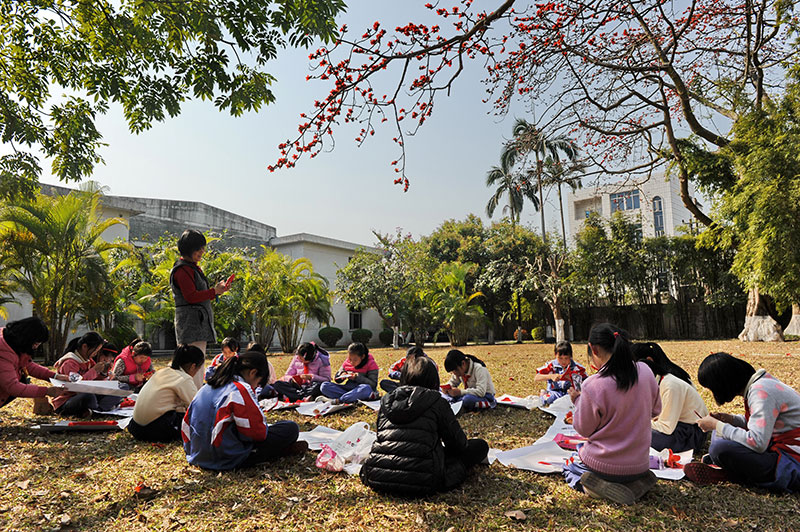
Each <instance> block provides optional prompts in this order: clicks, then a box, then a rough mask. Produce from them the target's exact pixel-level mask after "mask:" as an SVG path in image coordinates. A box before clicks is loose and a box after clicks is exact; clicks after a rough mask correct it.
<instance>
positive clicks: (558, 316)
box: [550, 302, 567, 342]
mask: <svg viewBox="0 0 800 532" xmlns="http://www.w3.org/2000/svg"><path fill="white" fill-rule="evenodd" d="M550 309H551V310H552V311H553V322H554V323H555V325H556V342H563V341H564V340H566V339H567V334H566V330H565V328H564V316H563V313H562V312H561V305H560V304H559V303H558V302H555V303H553V304H552V305H550Z"/></svg>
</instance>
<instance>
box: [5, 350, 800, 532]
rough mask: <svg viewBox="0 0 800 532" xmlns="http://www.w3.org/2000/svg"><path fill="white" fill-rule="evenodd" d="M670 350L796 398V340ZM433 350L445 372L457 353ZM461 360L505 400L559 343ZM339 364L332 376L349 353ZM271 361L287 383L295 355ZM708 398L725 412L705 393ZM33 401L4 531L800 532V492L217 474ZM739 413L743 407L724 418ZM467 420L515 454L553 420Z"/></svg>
mask: <svg viewBox="0 0 800 532" xmlns="http://www.w3.org/2000/svg"><path fill="white" fill-rule="evenodd" d="M661 345H662V347H663V348H664V350H665V351H666V353H667V354H668V355H669V356H670V357H671V358H672V359H673V360H674V361H675V362H677V363H678V364H680V365H681V366H682V367H684V368H685V369H686V370H687V371H688V372H689V373H690V374H692V375H696V372H697V367H698V365H699V363H700V361H701V360H702V359H703V358H704V357H705V356H706V355H707V354H708V353H709V352H712V351H728V352H731V353H734V354H736V355H744V357H745V359H746V360H748V361H749V362H750V363H751V364H752V365H753V366H755V367H757V368H758V367H764V368H767V369H768V370H769V371H770V372H771V373H772V374H773V375H775V376H776V377H778V378H779V379H781V380H783V381H784V382H786V383H787V384H789V385H791V386H793V387H794V388H795V389H800V375H798V369H800V366H799V365H798V360H799V359H800V344H798V343H797V342H793V343H786V344H746V343H741V342H738V341H702V342H662V344H661ZM427 351H428V353H429V354H430V355H431V356H432V357H433V358H434V359H435V360H436V361H437V363H439V366H440V368H441V367H442V364H441V362H442V360H443V359H444V355H445V353H446V352H447V348H444V347H442V348H431V349H427ZM465 351H466V352H469V353H472V354H474V355H476V356H478V357H480V358H482V359H483V360H484V361H486V363H487V366H488V367H489V370H490V371H491V373H492V375H493V378H494V384H495V387H496V389H497V392H498V394H502V393H510V394H513V395H521V396H525V395H529V394H531V393H536V392H537V391H538V389H539V386H538V384H536V383H534V382H533V373H534V371H535V368H537V367H538V366H540V365H542V364H544V363H545V362H546V361H547V360H549V359H551V358H552V345H542V344H524V345H521V346H518V345H492V346H489V345H481V346H470V347H469V348H467V349H465ZM585 351H586V348H585V345H576V346H575V353H576V360H577V361H578V362H581V363H584V362H585V359H586V357H585ZM786 353H792V356H786ZM373 354H374V355H375V358H376V360H377V361H378V364H379V365H380V366H381V378H383V377H385V375H386V368H387V367H388V366H389V365H390V364H391V363H392V362H394V361H395V360H396V359H397V358H399V357H400V356H402V352H401V351H394V350H392V349H375V350H373ZM332 359H333V364H334V370H335V369H336V368H337V367H338V366H339V365H340V364H341V362H342V360H343V359H344V354H343V353H336V354H334V355H333V356H332ZM270 360H271V362H272V364H273V365H274V366H275V368H276V370H277V371H278V372H279V373H281V374H282V373H283V371H284V370H285V369H286V367H287V366H288V364H289V361H290V356H289V355H276V356H271V357H270ZM165 363H166V361H165V360H160V361H159V365H164V364H165ZM444 376H445V375H444V370H443V368H442V378H444ZM701 394H702V395H703V398H704V399H705V400H706V403H707V404H708V405H709V407H710V408H711V409H712V410H717V407H715V406H713V400H712V398H711V396H710V394H709V393H708V392H707V390H704V389H703V390H701ZM31 405H32V403H31V401H30V400H26V399H22V400H19V399H18V400H16V401H14V402H13V403H11V404H10V405H8V406H6V407H5V408H3V409H2V410H0V470H1V471H2V479H3V481H2V483H0V530H15V531H16V530H20V531H31V530H92V531H94V530H98V531H100V530H118V531H128V530H131V531H133V530H209V531H238V530H243V531H244V530H374V531H379V532H388V531H391V530H393V529H394V528H395V527H397V528H398V529H400V530H404V531H405V530H420V531H422V530H442V531H445V530H448V529H452V530H453V531H466V530H476V531H477V530H481V531H482V530H559V531H568V530H622V531H633V530H674V531H678V530H731V531H735V530H743V531H753V530H800V513H798V511H797V509H798V497H797V496H796V495H774V494H770V493H768V492H765V491H763V490H758V489H747V488H743V487H740V486H737V485H731V484H722V485H717V486H712V487H705V488H698V487H695V486H694V485H692V484H691V483H689V482H687V481H678V482H667V481H660V482H659V483H658V484H657V486H656V487H655V488H654V489H653V490H652V492H650V493H649V494H648V495H646V496H645V497H644V499H643V500H642V501H641V502H640V503H638V504H636V505H635V506H633V507H622V506H617V505H614V504H611V503H606V502H601V501H596V500H592V499H589V498H587V497H586V496H584V495H581V494H578V493H576V492H574V491H572V490H570V489H569V488H568V487H567V486H566V484H565V483H564V482H563V480H562V478H561V477H560V476H558V475H547V476H546V475H537V474H535V473H532V472H529V471H521V470H514V469H509V468H505V467H503V466H501V465H500V464H498V463H495V464H494V465H492V466H489V467H486V466H480V467H478V468H477V469H476V470H474V471H473V472H472V473H471V474H470V476H469V477H468V478H467V481H466V482H465V484H464V485H463V486H462V487H461V488H459V489H457V490H455V491H453V492H450V493H446V494H441V495H436V496H433V497H428V498H426V499H423V500H408V499H399V498H393V497H386V496H382V495H378V494H376V493H374V492H372V491H371V490H369V489H367V488H365V487H364V486H363V485H362V484H361V482H360V481H359V480H358V478H357V477H350V476H347V475H346V474H344V473H339V474H331V473H327V472H324V471H321V470H319V469H317V468H316V467H315V466H314V459H315V457H316V454H314V453H308V454H307V455H305V456H304V457H303V458H302V459H300V460H298V459H296V458H293V459H282V460H280V461H278V462H275V463H272V464H268V465H264V466H261V467H258V468H255V469H252V470H247V471H240V472H230V473H220V474H218V473H213V472H207V471H203V470H200V469H198V468H196V467H193V466H190V465H189V464H188V463H187V462H186V458H185V456H184V454H183V450H182V448H181V447H180V446H179V445H177V444H176V445H169V446H166V447H159V446H154V445H151V444H145V443H138V442H135V441H134V440H133V439H132V438H131V437H130V436H129V435H128V434H127V433H95V434H75V433H72V434H39V433H37V432H35V431H33V430H31V429H30V428H29V427H30V426H31V425H33V424H34V423H37V422H41V421H45V422H46V421H48V418H39V417H36V416H34V415H33V414H32V413H31ZM742 409H743V406H742V403H741V400H739V401H737V402H735V403H733V404H730V405H725V407H724V408H722V409H719V410H724V411H728V412H735V413H739V412H742ZM375 417H376V414H375V413H374V412H373V411H372V410H369V409H368V408H366V407H363V406H361V407H358V408H355V409H352V410H348V411H345V412H343V413H342V415H336V414H334V415H332V416H329V417H325V418H320V419H319V420H313V419H311V418H307V417H302V416H299V415H298V414H296V413H294V412H291V411H290V412H278V413H270V414H269V415H268V420H269V421H276V420H278V419H291V420H294V421H296V422H298V423H299V424H300V426H301V430H311V429H312V428H313V427H314V426H315V425H316V424H317V423H321V424H325V425H328V426H330V427H333V428H336V429H340V430H342V429H345V428H346V427H348V426H349V425H350V424H352V423H354V422H356V421H366V422H368V423H370V424H371V425H372V426H373V428H374V423H375ZM460 422H461V426H462V427H463V428H464V431H465V432H466V433H467V436H468V437H478V436H479V437H482V438H484V439H486V440H487V441H488V442H489V444H490V446H492V447H495V448H498V449H504V450H505V449H512V448H516V447H520V446H524V445H529V444H531V443H532V442H533V441H535V440H536V439H537V438H538V437H539V436H541V435H542V434H543V433H544V432H545V430H547V427H548V426H549V425H550V424H551V422H552V417H551V416H548V415H547V414H545V413H543V412H541V411H538V410H537V411H533V412H528V411H525V410H518V409H509V408H503V407H498V408H496V409H495V410H493V411H489V412H481V413H475V414H462V415H461V416H460ZM140 481H143V482H144V483H145V484H146V485H147V486H149V487H151V488H153V489H155V490H158V492H157V493H156V494H155V496H154V497H153V498H152V499H150V500H140V499H137V498H136V497H135V495H134V487H135V486H136V485H137V483H139V482H140ZM508 510H522V511H524V512H525V513H526V514H527V519H526V520H525V521H523V522H515V521H511V520H510V519H509V518H508V517H505V515H504V513H505V512H506V511H508Z"/></svg>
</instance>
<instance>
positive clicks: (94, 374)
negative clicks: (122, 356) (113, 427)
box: [53, 331, 120, 418]
mask: <svg viewBox="0 0 800 532" xmlns="http://www.w3.org/2000/svg"><path fill="white" fill-rule="evenodd" d="M105 343H106V341H105V340H103V337H102V336H100V334H98V333H96V332H94V331H89V332H87V333H86V334H84V335H83V336H78V337H75V338H73V339H72V340H70V342H69V343H68V344H67V348H66V350H65V352H64V356H62V357H61V358H59V359H58V360H57V361H56V363H55V365H54V366H53V367H54V368H55V369H56V372H58V373H59V374H61V375H64V376H66V377H69V376H70V375H72V374H78V375H80V377H81V380H87V381H102V380H108V377H109V370H110V369H111V362H112V361H113V360H114V355H112V354H111V353H109V352H107V351H103V346H104V345H105ZM119 401H120V399H119V397H115V396H111V395H96V394H93V393H74V392H65V393H62V394H61V395H59V396H58V397H56V398H55V399H53V407H54V408H55V409H56V414H59V415H61V416H78V417H84V418H86V417H90V416H91V415H92V410H107V409H111V408H114V406H116V404H118V403H119Z"/></svg>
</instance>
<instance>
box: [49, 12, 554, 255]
mask: <svg viewBox="0 0 800 532" xmlns="http://www.w3.org/2000/svg"><path fill="white" fill-rule="evenodd" d="M348 6H349V7H348V12H347V13H346V14H344V15H343V16H342V17H341V19H340V20H341V22H342V23H346V24H348V27H349V28H350V30H351V31H353V32H354V33H355V32H358V34H359V35H360V33H361V32H363V30H364V29H365V28H367V27H368V26H371V25H372V23H373V22H374V21H375V20H381V21H382V23H383V24H384V26H385V27H387V28H394V27H395V26H397V25H400V24H405V23H407V22H409V21H411V20H418V19H419V16H420V11H419V7H420V6H422V3H421V2H396V1H386V0H358V1H354V0H351V1H349V2H348ZM424 11H425V10H424V9H423V10H422V12H424ZM307 55H308V51H307V50H285V51H283V52H282V53H281V54H280V57H279V59H278V60H277V61H275V62H274V63H272V64H271V65H269V67H268V68H267V71H269V72H270V73H271V74H273V75H274V76H275V77H276V78H277V82H276V84H275V85H274V86H273V89H274V92H275V94H276V97H277V101H276V102H275V103H274V104H273V105H270V106H267V107H264V108H262V109H261V111H260V112H258V113H251V114H248V115H245V116H243V117H239V118H233V117H231V116H230V115H228V114H227V113H221V112H219V111H217V110H216V108H215V107H214V106H213V105H212V104H211V103H210V102H201V101H192V102H187V103H185V104H184V105H183V111H182V113H181V115H180V116H179V117H178V118H175V119H170V120H167V121H166V122H163V123H159V124H156V125H155V127H154V128H153V129H151V130H149V131H146V132H145V133H142V134H140V135H138V136H137V135H133V134H131V133H130V132H129V131H128V129H127V125H126V124H125V121H124V119H123V118H122V114H121V112H120V111H119V109H118V108H115V107H112V109H111V110H110V111H109V113H108V114H107V115H106V116H104V117H101V118H100V120H99V121H98V127H99V129H100V131H101V133H102V134H103V135H104V141H105V142H107V143H108V144H109V146H108V147H106V148H105V149H104V150H103V151H102V156H103V157H104V159H105V162H106V164H105V165H104V166H99V167H98V168H97V169H96V171H95V175H94V178H93V179H94V180H96V181H98V182H100V184H101V185H104V186H107V187H109V188H110V193H111V194H114V195H123V196H144V197H158V198H168V199H184V200H195V201H202V202H205V203H208V204H211V205H214V206H216V207H220V208H223V209H226V210H229V211H232V212H235V213H238V214H241V215H243V216H247V217H249V218H253V219H255V220H258V221H261V222H264V223H267V224H270V225H272V226H275V227H276V228H277V231H278V235H288V234H292V233H299V232H306V233H314V234H318V235H323V236H327V237H331V238H337V239H341V240H348V241H353V242H357V243H361V244H371V243H373V242H374V237H373V235H372V233H371V231H372V230H373V229H374V230H378V231H381V232H391V231H394V228H396V227H402V228H403V229H404V231H409V232H411V233H412V234H413V235H414V236H415V237H418V236H420V235H425V234H429V233H430V232H431V231H433V230H434V229H435V228H436V227H437V226H438V225H439V224H440V223H441V222H442V221H443V220H446V219H449V218H457V219H462V218H464V217H465V216H466V215H467V214H469V213H476V214H479V215H481V216H482V217H483V218H484V220H487V217H486V214H485V209H484V208H485V205H486V202H487V200H488V198H489V195H490V193H491V191H490V190H489V189H488V188H487V187H486V186H485V184H484V179H485V175H486V172H487V170H488V169H489V168H490V167H491V166H492V165H495V164H498V161H499V154H500V148H501V144H502V143H503V141H504V140H506V139H507V138H508V137H509V135H510V130H511V125H512V123H513V119H514V118H515V117H517V116H518V117H525V116H526V114H525V112H524V109H523V106H522V105H521V104H520V106H519V107H518V108H517V109H515V110H514V111H515V112H514V113H513V114H510V115H508V116H507V117H505V118H499V117H496V116H493V115H492V114H491V108H490V106H489V105H486V104H483V103H481V99H482V98H485V97H486V94H485V92H484V85H483V84H481V83H480V80H481V79H482V78H483V75H484V72H485V71H484V70H483V68H482V66H481V64H480V63H477V62H476V63H474V64H472V65H470V68H468V69H467V70H466V71H465V72H464V73H463V74H462V76H461V78H460V79H459V80H458V81H457V83H456V84H455V86H454V88H453V90H452V92H451V95H450V97H449V98H446V97H442V98H440V99H439V100H438V101H437V102H436V109H435V110H434V113H433V116H432V118H431V119H430V120H429V121H428V122H427V123H426V124H425V126H424V127H423V128H422V129H421V130H420V132H419V133H418V134H417V135H416V136H415V137H410V138H408V140H407V143H406V147H407V154H408V164H407V174H408V175H409V177H410V178H411V188H410V189H409V191H408V192H406V193H403V191H402V188H401V187H399V186H397V185H394V184H393V180H394V178H395V176H396V174H395V173H394V171H393V167H392V166H390V162H391V161H392V160H394V159H396V158H397V154H398V152H397V149H396V148H397V147H396V145H395V144H394V143H393V142H392V140H391V139H392V137H394V136H395V134H394V133H393V131H392V130H391V129H390V128H388V127H384V128H378V130H377V131H376V134H375V136H373V137H371V138H370V139H369V141H368V142H367V143H366V144H365V145H363V146H362V147H360V148H359V147H357V146H356V145H355V142H354V140H353V139H354V138H355V137H356V136H357V133H358V131H359V130H360V126H354V125H352V124H347V125H341V126H340V127H339V129H338V131H337V132H336V141H337V142H336V147H335V149H334V150H333V151H332V152H328V153H322V154H320V155H319V156H318V157H317V158H316V159H307V160H304V161H302V162H301V163H300V164H299V165H298V166H297V167H296V168H293V169H290V170H280V171H276V172H274V173H269V172H268V171H267V169H266V167H267V165H268V164H272V163H274V162H275V160H276V159H277V158H278V156H279V155H278V150H277V148H276V146H277V145H278V144H279V143H280V142H282V141H284V140H285V139H286V138H288V137H289V136H291V134H292V133H293V132H296V131H297V129H296V128H297V124H299V123H300V122H299V121H300V118H299V115H300V113H302V112H308V111H310V110H311V108H312V104H313V101H314V100H315V99H321V98H322V97H324V96H325V95H327V93H328V91H329V86H328V85H326V84H325V83H326V82H319V81H311V82H307V81H306V80H305V77H306V75H307V74H308V59H307ZM528 118H530V116H528ZM387 124H388V123H387ZM387 124H384V125H387ZM45 169H46V170H45V175H43V176H42V181H43V182H45V183H55V182H56V181H55V180H54V179H53V178H52V177H51V176H49V174H48V172H47V169H49V166H47V165H45ZM70 186H72V185H70ZM551 196H552V198H551V199H550V202H549V204H548V205H547V210H548V211H549V212H548V230H556V229H557V228H560V226H557V224H556V218H555V215H556V204H555V201H556V196H555V193H551ZM546 212H547V211H546ZM499 217H500V212H499V209H498V212H496V213H495V219H497V218H499ZM538 220H539V215H538V213H537V212H535V211H534V210H533V209H532V207H531V205H530V204H527V205H526V207H525V211H524V212H523V215H522V222H523V223H529V224H532V225H534V226H535V227H536V228H537V229H538V227H539V222H538Z"/></svg>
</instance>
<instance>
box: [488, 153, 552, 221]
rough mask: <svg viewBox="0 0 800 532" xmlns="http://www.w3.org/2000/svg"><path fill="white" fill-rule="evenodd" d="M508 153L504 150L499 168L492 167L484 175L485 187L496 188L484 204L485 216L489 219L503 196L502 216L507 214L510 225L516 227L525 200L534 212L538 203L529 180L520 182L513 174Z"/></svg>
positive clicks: (537, 207) (511, 160)
mask: <svg viewBox="0 0 800 532" xmlns="http://www.w3.org/2000/svg"><path fill="white" fill-rule="evenodd" d="M510 153H511V152H508V153H507V152H506V149H505V148H504V150H503V155H502V156H501V158H500V166H493V167H492V168H491V169H490V170H489V173H487V174H486V186H487V187H495V186H496V187H497V188H496V189H495V191H494V194H492V197H491V198H489V202H488V203H487V204H486V214H487V215H489V217H490V218H491V217H492V216H493V215H494V211H495V210H496V209H497V206H498V205H500V202H501V201H502V199H503V196H506V197H507V199H506V204H505V205H504V206H503V214H508V217H509V219H510V220H511V224H512V225H516V224H517V223H518V222H519V217H520V214H521V213H522V208H523V206H524V202H525V199H526V198H527V199H529V200H530V201H531V203H532V204H533V208H534V209H535V210H538V209H539V204H540V203H539V199H538V198H537V197H536V189H535V188H534V187H533V186H531V183H530V180H528V179H523V180H520V179H519V177H518V175H517V174H516V173H514V172H513V166H514V165H513V157H512V156H511V154H510Z"/></svg>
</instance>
